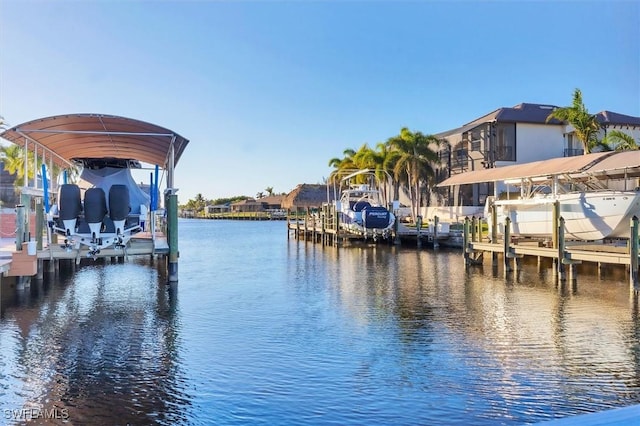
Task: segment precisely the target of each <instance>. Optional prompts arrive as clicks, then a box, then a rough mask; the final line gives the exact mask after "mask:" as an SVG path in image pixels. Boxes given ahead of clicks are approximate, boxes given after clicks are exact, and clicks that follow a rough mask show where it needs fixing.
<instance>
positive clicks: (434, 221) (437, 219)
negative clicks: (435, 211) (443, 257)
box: [433, 216, 440, 249]
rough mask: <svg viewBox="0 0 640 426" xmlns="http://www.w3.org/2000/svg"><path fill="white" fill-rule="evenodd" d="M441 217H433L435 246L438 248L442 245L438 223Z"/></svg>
mask: <svg viewBox="0 0 640 426" xmlns="http://www.w3.org/2000/svg"><path fill="white" fill-rule="evenodd" d="M439 222H440V219H439V218H438V216H434V217H433V248H434V249H437V248H439V247H440V243H438V224H439Z"/></svg>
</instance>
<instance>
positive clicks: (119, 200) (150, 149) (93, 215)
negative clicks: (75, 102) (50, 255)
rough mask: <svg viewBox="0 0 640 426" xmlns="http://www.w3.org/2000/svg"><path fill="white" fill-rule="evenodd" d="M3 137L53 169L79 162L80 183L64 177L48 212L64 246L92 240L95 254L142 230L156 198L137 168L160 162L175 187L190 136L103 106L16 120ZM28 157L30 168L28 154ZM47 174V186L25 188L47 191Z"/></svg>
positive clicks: (38, 192)
mask: <svg viewBox="0 0 640 426" xmlns="http://www.w3.org/2000/svg"><path fill="white" fill-rule="evenodd" d="M0 137H2V138H4V139H6V140H7V141H9V142H12V143H14V144H17V145H19V146H22V147H24V149H25V153H26V152H33V153H34V156H35V159H36V161H35V162H33V163H35V164H37V163H38V162H39V161H41V162H42V163H43V164H45V165H47V166H48V167H49V169H50V172H51V170H52V166H53V165H56V166H58V167H60V168H63V169H64V168H69V167H75V168H79V169H80V170H81V173H82V174H81V175H80V181H81V182H79V184H80V185H82V188H81V187H80V186H79V185H78V183H69V184H67V183H66V182H64V184H63V185H61V186H60V187H59V197H58V200H57V201H58V203H57V205H56V206H55V208H52V209H51V213H50V212H49V210H48V209H46V213H47V214H48V216H50V217H49V226H50V227H51V230H52V231H53V232H55V233H58V234H61V235H64V236H65V248H67V247H72V246H73V247H76V248H78V247H79V246H80V245H86V246H88V247H89V248H90V254H97V253H99V251H100V249H102V248H106V247H110V246H115V247H123V248H124V247H125V246H126V244H127V242H128V239H129V238H131V236H133V235H134V234H135V233H137V232H140V231H141V230H143V227H142V226H141V224H142V223H144V222H143V221H144V220H145V217H146V212H148V211H149V207H150V202H149V201H150V199H149V195H147V194H146V193H145V192H144V191H143V190H142V189H141V188H140V187H139V186H138V184H137V183H136V182H135V180H134V179H133V177H132V175H131V170H132V169H135V168H140V167H141V164H140V162H143V163H146V164H148V165H150V166H156V167H157V168H162V169H163V172H164V173H166V188H167V189H166V190H165V192H168V193H170V194H175V191H176V188H174V185H173V175H174V168H175V166H176V164H177V162H178V160H179V159H180V156H181V155H182V153H183V151H184V149H185V148H186V146H187V144H188V142H189V141H188V140H187V139H185V138H183V137H182V136H180V135H178V134H177V133H175V132H173V131H171V130H169V129H166V128H163V127H160V126H157V125H155V124H151V123H146V122H144V121H140V120H134V119H130V118H125V117H120V116H114V115H105V114H66V115H58V116H52V117H46V118H41V119H37V120H33V121H29V122H26V123H23V124H20V125H18V126H15V127H12V128H10V129H8V130H6V131H5V132H3V133H2V134H0ZM25 156H26V154H25ZM25 159H26V157H25ZM24 163H25V170H24V171H25V176H27V175H29V173H28V170H27V167H28V163H29V161H25V162H24ZM34 167H35V165H34ZM43 170H44V169H43ZM156 170H157V169H156ZM50 172H49V173H50ZM49 173H47V174H49ZM35 174H36V175H37V174H39V170H35ZM51 178H53V177H49V178H48V179H51ZM51 180H52V181H53V182H52V183H54V184H55V180H54V179H51ZM45 182H46V179H43V180H42V182H40V184H41V185H42V188H38V187H37V185H38V183H39V182H38V181H37V180H35V181H34V182H33V184H34V186H33V187H29V186H25V187H23V188H22V191H23V193H25V194H32V195H39V196H42V195H45V199H46V198H48V197H46V195H47V187H46V185H44V183H45ZM158 184H159V183H158V177H157V175H156V178H155V183H154V184H153V185H150V187H151V189H150V191H149V193H150V194H151V191H153V193H154V194H156V193H157V192H156V191H157V190H158V188H157V185H158ZM154 185H155V188H154ZM49 189H50V190H51V191H52V192H54V193H55V192H56V190H58V188H55V186H54V187H53V188H49ZM82 199H83V200H84V201H82ZM47 203H48V200H47ZM45 207H47V206H45ZM156 208H157V204H156ZM49 214H50V215H49Z"/></svg>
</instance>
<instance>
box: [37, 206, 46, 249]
mask: <svg viewBox="0 0 640 426" xmlns="http://www.w3.org/2000/svg"><path fill="white" fill-rule="evenodd" d="M42 201H43V200H42V198H39V197H38V198H36V249H37V250H42V246H43V244H42V233H43V231H44V206H43V205H42Z"/></svg>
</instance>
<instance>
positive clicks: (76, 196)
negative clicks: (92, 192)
mask: <svg viewBox="0 0 640 426" xmlns="http://www.w3.org/2000/svg"><path fill="white" fill-rule="evenodd" d="M58 200H59V201H58V211H59V212H60V214H59V217H60V220H62V225H63V226H64V230H65V233H66V234H67V236H69V235H71V234H72V233H74V232H75V229H76V222H77V220H78V216H79V215H80V212H81V211H82V201H81V200H80V187H78V185H74V184H64V185H61V186H60V193H59V194H58Z"/></svg>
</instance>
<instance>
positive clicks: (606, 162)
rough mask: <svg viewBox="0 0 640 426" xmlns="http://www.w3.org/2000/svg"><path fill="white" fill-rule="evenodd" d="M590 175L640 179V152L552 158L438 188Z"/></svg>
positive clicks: (478, 173)
mask: <svg viewBox="0 0 640 426" xmlns="http://www.w3.org/2000/svg"><path fill="white" fill-rule="evenodd" d="M562 174H572V175H584V176H587V175H591V176H601V177H608V178H620V177H624V176H625V175H626V176H628V177H632V176H640V151H624V152H597V153H593V154H587V155H579V156H576V157H561V158H552V159H549V160H542V161H534V162H532V163H525V164H515V165H512V166H505V167H496V168H492V169H482V170H476V171H471V172H467V173H460V174H457V175H453V176H451V177H450V178H448V179H446V180H444V181H443V182H441V183H439V184H438V185H437V186H439V187H442V186H453V185H465V184H471V183H482V182H499V181H505V180H512V179H525V178H537V177H545V176H552V175H562Z"/></svg>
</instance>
